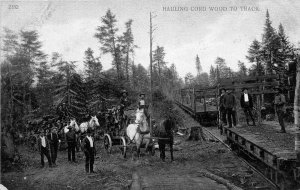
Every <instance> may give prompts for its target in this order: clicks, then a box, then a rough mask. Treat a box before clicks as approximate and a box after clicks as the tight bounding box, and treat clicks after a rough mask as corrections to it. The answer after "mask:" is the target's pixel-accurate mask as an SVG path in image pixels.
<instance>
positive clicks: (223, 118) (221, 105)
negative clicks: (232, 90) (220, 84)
mask: <svg viewBox="0 0 300 190" xmlns="http://www.w3.org/2000/svg"><path fill="white" fill-rule="evenodd" d="M225 95H226V90H225V89H224V88H223V89H221V95H220V103H219V110H220V116H221V121H222V122H223V124H224V125H227V119H226V109H225V105H224V97H225Z"/></svg>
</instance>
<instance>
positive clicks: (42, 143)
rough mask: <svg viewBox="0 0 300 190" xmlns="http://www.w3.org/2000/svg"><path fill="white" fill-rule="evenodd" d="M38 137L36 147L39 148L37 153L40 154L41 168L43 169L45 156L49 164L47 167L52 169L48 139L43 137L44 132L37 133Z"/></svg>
mask: <svg viewBox="0 0 300 190" xmlns="http://www.w3.org/2000/svg"><path fill="white" fill-rule="evenodd" d="M39 133H40V135H39V138H38V147H39V151H40V153H41V164H42V167H44V165H45V162H44V155H45V156H46V158H47V160H48V163H49V167H52V162H51V159H50V155H49V141H48V139H47V138H46V137H45V134H44V133H45V131H43V130H41V131H39Z"/></svg>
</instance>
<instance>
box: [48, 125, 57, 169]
mask: <svg viewBox="0 0 300 190" xmlns="http://www.w3.org/2000/svg"><path fill="white" fill-rule="evenodd" d="M47 138H48V140H49V144H50V153H51V160H52V164H53V165H56V158H57V149H58V135H57V130H56V127H52V131H51V133H50V134H48V136H47Z"/></svg>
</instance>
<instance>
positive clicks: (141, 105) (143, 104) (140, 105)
mask: <svg viewBox="0 0 300 190" xmlns="http://www.w3.org/2000/svg"><path fill="white" fill-rule="evenodd" d="M138 108H139V109H144V110H145V108H146V102H145V94H144V93H140V100H139V103H138Z"/></svg>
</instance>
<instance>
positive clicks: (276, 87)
mask: <svg viewBox="0 0 300 190" xmlns="http://www.w3.org/2000/svg"><path fill="white" fill-rule="evenodd" d="M274 90H277V91H278V92H282V88H280V86H275V87H274Z"/></svg>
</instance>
